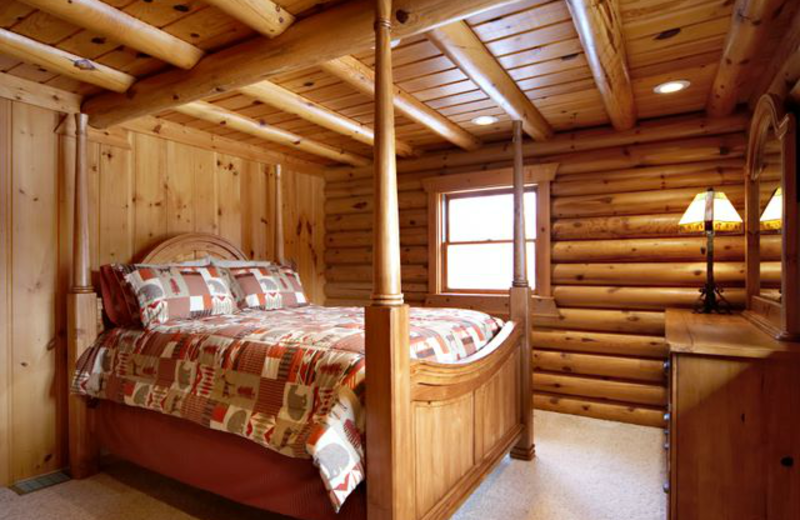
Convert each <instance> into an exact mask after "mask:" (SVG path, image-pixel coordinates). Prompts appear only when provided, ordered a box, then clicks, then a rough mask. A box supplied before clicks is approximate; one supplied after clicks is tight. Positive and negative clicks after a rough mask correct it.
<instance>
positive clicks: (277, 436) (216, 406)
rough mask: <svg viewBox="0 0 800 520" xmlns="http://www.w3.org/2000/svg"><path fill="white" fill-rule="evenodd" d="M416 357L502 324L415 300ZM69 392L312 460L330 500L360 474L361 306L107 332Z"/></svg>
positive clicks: (471, 345)
mask: <svg viewBox="0 0 800 520" xmlns="http://www.w3.org/2000/svg"><path fill="white" fill-rule="evenodd" d="M410 323H411V357H412V358H416V359H429V360H435V361H439V362H442V363H447V362H454V361H457V360H459V359H463V358H465V357H467V356H469V355H471V354H474V353H475V352H477V351H478V350H480V349H481V348H482V347H483V346H484V345H486V344H487V343H488V342H489V341H490V340H491V339H492V337H494V335H495V334H496V333H497V332H498V331H499V330H500V328H501V327H502V322H501V321H500V320H498V319H496V318H493V317H491V316H489V315H487V314H484V313H482V312H477V311H470V310H464V309H432V308H412V309H411V311H410ZM72 389H73V391H74V392H76V393H78V394H82V395H86V396H90V397H96V398H101V399H109V400H111V401H115V402H118V403H123V404H127V405H131V406H137V407H141V408H147V409H149V410H155V411H158V412H161V413H164V414H168V415H172V416H176V417H181V418H183V419H187V420H190V421H193V422H195V423H198V424H200V425H202V426H205V427H208V428H212V429H214V430H221V431H226V432H230V433H232V434H235V435H239V436H242V437H245V438H247V439H250V440H252V441H254V442H256V443H258V444H260V445H262V446H264V447H267V448H269V449H272V450H275V451H277V452H279V453H282V454H284V455H288V456H290V457H298V458H311V459H313V462H314V464H315V465H316V466H317V467H318V468H319V471H320V475H321V476H322V479H323V481H324V483H325V487H326V488H327V490H328V493H329V496H330V499H331V502H332V504H333V507H334V509H336V510H337V511H338V510H339V508H340V507H341V505H342V504H343V503H344V500H345V499H346V498H347V496H348V495H349V494H350V493H351V492H352V491H353V490H354V489H355V488H356V486H357V485H358V484H359V483H360V482H361V481H362V480H364V445H363V436H364V426H365V416H364V311H363V309H362V308H359V307H318V306H315V305H309V306H305V307H297V308H292V309H281V310H271V311H256V310H248V311H244V312H241V313H239V314H235V315H227V316H210V317H205V318H199V319H193V320H180V321H178V320H176V321H172V322H167V323H164V324H161V325H158V326H155V327H152V328H151V329H148V330H142V329H126V328H116V329H111V330H109V331H107V332H105V333H104V334H102V335H101V336H100V337H99V338H98V339H97V341H96V342H95V344H94V345H93V346H92V348H90V349H89V350H87V351H86V352H85V353H84V354H83V355H82V356H81V358H80V360H79V362H78V368H77V370H76V373H75V376H74V379H73V383H72Z"/></svg>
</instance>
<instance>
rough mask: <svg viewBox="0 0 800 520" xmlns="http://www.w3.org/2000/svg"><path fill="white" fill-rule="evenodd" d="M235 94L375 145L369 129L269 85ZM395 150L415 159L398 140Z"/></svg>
mask: <svg viewBox="0 0 800 520" xmlns="http://www.w3.org/2000/svg"><path fill="white" fill-rule="evenodd" d="M239 92H241V93H242V94H245V95H247V96H250V97H253V98H255V99H257V100H259V101H261V102H263V103H266V104H268V105H270V106H272V107H275V108H277V109H279V110H282V111H284V112H288V113H290V114H294V115H296V116H297V117H300V118H302V119H305V120H306V121H309V122H311V123H314V124H315V125H319V126H321V127H324V128H327V129H328V130H331V131H333V132H337V133H340V134H342V135H346V136H347V137H350V138H351V139H354V140H356V141H359V142H361V143H364V144H367V145H369V146H372V145H373V143H374V141H375V133H374V131H373V129H372V128H370V127H369V126H367V125H365V124H362V123H359V122H358V121H356V120H354V119H350V118H349V117H346V116H343V115H341V114H339V113H338V112H334V111H333V110H330V109H328V108H326V107H324V106H322V105H321V104H319V103H316V102H314V101H311V100H310V99H308V98H305V97H303V96H301V95H299V94H296V93H294V92H292V91H290V90H287V89H285V88H283V87H281V86H279V85H276V84H275V83H272V82H270V81H262V82H260V83H256V84H255V85H250V86H247V87H244V88H242V89H240V90H239ZM396 146H397V153H398V155H401V156H404V157H409V156H413V155H416V153H415V152H414V149H413V148H412V147H411V145H409V144H408V143H406V142H404V141H400V140H398V141H397V144H396Z"/></svg>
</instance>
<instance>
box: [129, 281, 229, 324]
mask: <svg viewBox="0 0 800 520" xmlns="http://www.w3.org/2000/svg"><path fill="white" fill-rule="evenodd" d="M125 280H126V281H127V282H128V283H129V284H131V287H132V288H133V290H134V292H135V293H136V298H137V300H138V301H139V315H140V316H141V318H142V323H144V325H145V326H146V327H148V326H150V325H158V324H160V323H164V322H166V321H169V320H174V319H181V318H201V317H204V316H216V315H219V314H233V313H235V312H236V311H237V308H236V300H235V299H234V296H233V293H232V292H231V286H230V282H229V280H228V278H227V276H226V273H225V271H224V270H222V269H219V268H217V267H214V266H209V267H176V266H172V267H169V266H167V267H158V266H137V269H136V270H134V271H133V272H132V273H130V274H128V275H127V276H126V277H125Z"/></svg>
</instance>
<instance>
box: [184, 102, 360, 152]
mask: <svg viewBox="0 0 800 520" xmlns="http://www.w3.org/2000/svg"><path fill="white" fill-rule="evenodd" d="M175 110H176V111H178V112H180V113H181V114H186V115H187V116H192V117H196V118H198V119H202V120H204V121H208V122H209V123H214V124H217V125H221V126H225V127H227V128H230V129H232V130H238V131H239V132H243V133H245V134H250V135H254V136H256V137H260V138H261V139H264V140H266V141H271V142H273V143H278V144H282V145H284V146H287V147H289V148H293V149H295V150H298V151H301V152H306V153H310V154H314V155H318V156H320V157H325V158H326V159H332V160H334V161H337V162H341V163H345V164H350V165H352V166H366V165H369V164H371V163H372V161H371V160H370V159H367V158H366V157H362V156H360V155H356V154H353V153H350V152H346V151H344V150H341V149H338V148H334V147H332V146H328V145H326V144H323V143H319V142H317V141H312V140H311V139H306V138H305V137H301V136H299V135H297V134H293V133H292V132H288V131H286V130H283V129H282V128H278V127H275V126H271V125H268V124H266V123H263V122H261V121H256V120H255V119H251V118H249V117H246V116H243V115H241V114H237V113H236V112H233V111H231V110H227V109H225V108H222V107H218V106H216V105H212V104H211V103H206V102H205V101H194V102H192V103H188V104H186V105H181V106H179V107H175Z"/></svg>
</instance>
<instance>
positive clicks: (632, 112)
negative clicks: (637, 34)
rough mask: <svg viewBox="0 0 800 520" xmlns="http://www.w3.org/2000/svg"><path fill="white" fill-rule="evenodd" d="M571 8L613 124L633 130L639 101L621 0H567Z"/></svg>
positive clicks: (570, 10) (615, 126) (593, 74)
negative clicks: (628, 49)
mask: <svg viewBox="0 0 800 520" xmlns="http://www.w3.org/2000/svg"><path fill="white" fill-rule="evenodd" d="M567 7H568V8H569V12H570V14H571V15H572V21H573V23H574V24H575V29H576V30H577V32H578V37H579V38H580V40H581V45H582V46H583V50H584V52H585V53H586V59H587V60H588V62H589V68H590V69H591V70H592V76H594V81H595V84H596V85H597V89H598V90H599V91H600V95H601V96H602V98H603V104H604V105H605V108H606V113H607V114H608V117H609V119H611V124H612V125H614V128H616V129H617V130H628V129H630V128H633V127H634V126H635V125H636V118H637V114H636V102H635V99H634V97H633V86H632V84H631V76H630V73H629V71H628V60H627V55H626V52H625V39H624V38H623V35H622V18H621V16H620V14H619V4H618V1H617V0H567Z"/></svg>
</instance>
